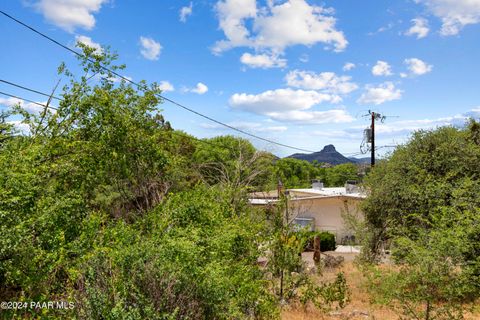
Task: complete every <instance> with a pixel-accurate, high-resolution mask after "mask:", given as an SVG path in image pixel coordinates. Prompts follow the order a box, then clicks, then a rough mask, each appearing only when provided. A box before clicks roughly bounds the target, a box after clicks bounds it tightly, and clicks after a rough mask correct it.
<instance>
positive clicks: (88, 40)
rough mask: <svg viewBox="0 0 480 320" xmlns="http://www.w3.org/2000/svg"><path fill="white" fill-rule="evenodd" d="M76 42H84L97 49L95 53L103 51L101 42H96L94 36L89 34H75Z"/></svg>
mask: <svg viewBox="0 0 480 320" xmlns="http://www.w3.org/2000/svg"><path fill="white" fill-rule="evenodd" d="M75 42H80V43H83V44H84V45H86V46H89V47H90V48H93V49H95V51H94V53H96V54H101V53H102V52H103V50H102V46H101V45H100V44H99V43H96V42H94V41H93V40H92V38H90V37H87V36H75Z"/></svg>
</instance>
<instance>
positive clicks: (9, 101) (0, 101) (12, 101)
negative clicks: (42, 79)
mask: <svg viewBox="0 0 480 320" xmlns="http://www.w3.org/2000/svg"><path fill="white" fill-rule="evenodd" d="M17 104H20V105H22V104H23V100H20V99H17V98H10V97H9V98H2V97H0V105H2V106H6V107H13V106H15V105H17Z"/></svg>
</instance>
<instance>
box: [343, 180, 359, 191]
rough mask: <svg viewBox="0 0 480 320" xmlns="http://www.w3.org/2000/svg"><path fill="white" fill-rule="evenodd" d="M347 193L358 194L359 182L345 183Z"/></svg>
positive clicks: (349, 181)
mask: <svg viewBox="0 0 480 320" xmlns="http://www.w3.org/2000/svg"><path fill="white" fill-rule="evenodd" d="M345 191H346V192H347V194H349V193H358V192H359V189H358V185H357V181H356V180H347V182H346V183H345Z"/></svg>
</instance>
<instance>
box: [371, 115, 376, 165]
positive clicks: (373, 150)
mask: <svg viewBox="0 0 480 320" xmlns="http://www.w3.org/2000/svg"><path fill="white" fill-rule="evenodd" d="M375 116H376V115H375V112H373V111H372V125H371V126H370V128H371V129H372V141H371V147H372V150H371V151H372V153H371V158H370V166H371V167H372V168H373V167H374V166H375Z"/></svg>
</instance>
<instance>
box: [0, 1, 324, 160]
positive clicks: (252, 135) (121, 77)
mask: <svg viewBox="0 0 480 320" xmlns="http://www.w3.org/2000/svg"><path fill="white" fill-rule="evenodd" d="M0 13H1V14H3V15H4V16H6V17H7V18H9V19H11V20H13V21H15V22H16V23H18V24H20V25H22V26H24V27H25V28H27V29H29V30H31V31H32V32H34V33H36V34H38V35H40V36H41V37H43V38H45V39H47V40H49V41H51V42H53V43H54V44H56V45H58V46H60V47H62V48H63V49H65V50H67V51H69V52H71V53H73V54H75V55H76V56H78V57H81V58H84V59H87V61H89V62H92V63H95V61H94V60H92V59H90V58H89V57H87V56H85V55H84V54H81V53H79V52H77V51H75V50H73V49H71V48H69V47H67V46H66V45H64V44H62V43H60V42H59V41H57V40H55V39H53V38H51V37H50V36H48V35H46V34H44V33H42V32H41V31H39V30H37V29H35V28H33V27H32V26H30V25H28V24H26V23H24V22H22V21H20V20H18V19H16V18H15V17H13V16H11V15H9V14H8V13H6V12H4V11H3V10H0ZM99 66H100V68H101V69H103V70H105V71H107V72H109V73H111V74H113V75H115V76H117V77H119V78H120V79H122V80H124V81H126V82H128V83H130V84H132V85H135V86H136V87H137V88H138V89H139V90H142V91H146V90H149V89H148V87H147V86H146V85H141V84H140V83H138V82H135V81H133V80H131V79H129V78H127V77H124V76H122V75H121V74H119V73H117V72H116V71H114V70H111V69H110V68H108V67H105V66H104V65H102V64H99ZM157 96H158V97H159V98H161V99H163V100H165V101H167V102H170V103H171V104H173V105H175V106H177V107H179V108H182V109H184V110H186V111H188V112H191V113H193V114H196V115H197V116H200V117H202V118H204V119H207V120H209V121H211V122H214V123H216V124H219V125H221V126H224V127H226V128H229V129H231V130H234V131H237V132H239V133H242V134H244V135H247V136H250V137H252V138H255V139H258V140H262V141H265V142H268V143H271V144H274V145H278V146H281V147H284V148H289V149H293V150H297V151H303V152H310V153H313V152H315V151H312V150H308V149H303V148H297V147H294V146H290V145H287V144H283V143H280V142H276V141H273V140H270V139H266V138H263V137H260V136H258V135H255V134H252V133H250V132H247V131H245V130H242V129H239V128H236V127H234V126H231V125H229V124H227V123H224V122H222V121H219V120H216V119H214V118H212V117H210V116H207V115H204V114H202V113H200V112H198V111H196V110H194V109H192V108H189V107H187V106H185V105H183V104H181V103H178V102H176V101H174V100H172V99H170V98H167V97H165V96H163V95H161V94H157Z"/></svg>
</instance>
